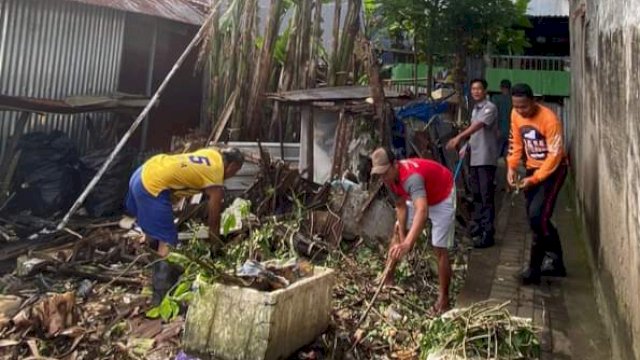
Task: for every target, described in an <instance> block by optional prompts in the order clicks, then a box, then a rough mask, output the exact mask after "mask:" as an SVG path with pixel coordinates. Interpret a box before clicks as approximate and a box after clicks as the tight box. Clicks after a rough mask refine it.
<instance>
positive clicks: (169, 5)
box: [67, 0, 209, 25]
mask: <svg viewBox="0 0 640 360" xmlns="http://www.w3.org/2000/svg"><path fill="white" fill-rule="evenodd" d="M67 1H73V2H78V3H83V4H88V5H95V6H100V7H108V8H112V9H117V10H122V11H129V12H134V13H139V14H145V15H150V16H156V17H161V18H165V19H171V20H175V21H179V22H182V23H186V24H192V25H201V24H202V23H203V22H204V19H205V16H206V14H207V11H208V8H209V6H208V5H207V4H206V1H203V0H67Z"/></svg>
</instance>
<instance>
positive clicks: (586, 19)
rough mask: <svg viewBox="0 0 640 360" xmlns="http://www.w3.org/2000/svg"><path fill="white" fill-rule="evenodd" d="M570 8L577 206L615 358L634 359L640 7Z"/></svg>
mask: <svg viewBox="0 0 640 360" xmlns="http://www.w3.org/2000/svg"><path fill="white" fill-rule="evenodd" d="M571 6H572V10H571V18H570V26H571V67H572V69H571V70H572V74H571V80H572V89H571V97H572V109H571V119H570V124H569V125H570V129H571V132H570V135H569V136H570V138H569V139H567V140H568V142H569V143H570V144H571V148H570V155H571V162H572V171H573V176H574V178H575V185H576V202H577V207H578V210H579V212H580V215H581V218H582V220H583V224H584V227H585V230H586V231H585V233H586V234H587V237H588V241H589V244H590V250H591V254H592V256H593V260H594V264H595V277H596V279H595V280H596V288H597V289H598V291H597V292H598V294H599V296H598V297H599V299H598V302H599V306H600V309H601V311H602V314H603V315H604V318H605V319H606V320H607V321H606V322H607V323H608V327H609V329H608V330H609V331H610V333H611V339H612V346H613V351H614V357H613V358H615V359H640V10H639V9H640V0H606V1H600V0H572V1H571ZM567 251H571V249H567ZM568 271H569V274H570V272H571V269H569V270H568Z"/></svg>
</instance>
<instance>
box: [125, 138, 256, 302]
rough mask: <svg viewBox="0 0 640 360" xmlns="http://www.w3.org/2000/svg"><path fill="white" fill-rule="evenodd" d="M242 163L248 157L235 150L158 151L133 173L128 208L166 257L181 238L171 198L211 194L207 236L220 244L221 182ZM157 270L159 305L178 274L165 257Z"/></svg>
mask: <svg viewBox="0 0 640 360" xmlns="http://www.w3.org/2000/svg"><path fill="white" fill-rule="evenodd" d="M243 163H244V156H243V155H242V153H241V152H240V151H239V150H238V149H235V148H227V149H222V150H217V149H212V148H204V149H200V150H197V151H194V152H192V153H185V154H177V155H167V154H160V155H156V156H154V157H152V158H150V159H149V160H147V161H146V162H145V163H144V164H143V165H142V166H140V167H139V168H138V169H137V170H136V171H135V173H134V174H133V175H132V176H131V179H130V180H129V192H128V194H127V199H126V208H127V212H128V213H129V214H130V215H133V216H135V217H136V222H137V223H138V225H139V226H140V228H142V231H143V232H144V234H145V236H146V238H147V242H148V243H149V244H155V243H157V252H158V255H160V256H161V257H166V256H167V255H168V254H169V251H170V246H175V245H177V242H178V231H177V229H176V226H175V225H174V221H173V207H172V204H171V197H172V196H174V197H184V196H190V195H195V194H197V193H200V192H204V193H205V194H206V195H207V196H208V198H209V201H208V223H209V239H210V240H211V241H212V242H219V241H220V213H221V210H222V200H223V198H224V188H223V182H224V180H225V179H228V178H230V177H232V176H234V175H235V174H236V173H237V172H238V170H240V168H241V167H242V164H243ZM152 246H153V245H152ZM153 272H154V274H153V286H154V299H153V301H154V303H159V302H160V300H162V298H163V297H164V294H165V293H166V292H167V291H168V290H169V289H170V288H171V286H173V283H174V282H175V281H177V278H178V276H179V272H178V271H176V270H175V269H174V268H173V267H172V266H171V265H170V264H169V263H167V262H166V261H164V260H162V261H158V262H156V263H155V264H154V269H153Z"/></svg>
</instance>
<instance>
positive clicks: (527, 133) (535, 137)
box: [520, 125, 549, 160]
mask: <svg viewBox="0 0 640 360" xmlns="http://www.w3.org/2000/svg"><path fill="white" fill-rule="evenodd" d="M520 134H521V135H522V139H523V143H524V148H525V151H526V152H527V156H528V157H529V158H532V159H536V160H544V159H546V158H547V153H548V152H549V149H548V147H547V139H546V138H545V137H544V135H542V134H541V133H540V132H539V131H538V130H537V129H536V128H534V127H532V126H526V125H525V126H523V127H521V128H520Z"/></svg>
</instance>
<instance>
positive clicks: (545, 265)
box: [541, 225, 567, 277]
mask: <svg viewBox="0 0 640 360" xmlns="http://www.w3.org/2000/svg"><path fill="white" fill-rule="evenodd" d="M547 240H548V247H547V252H546V254H545V257H544V260H543V261H542V267H541V270H542V271H541V272H542V276H555V277H565V276H567V270H566V269H565V267H564V257H563V255H562V244H561V243H560V235H559V234H558V230H557V229H556V228H555V226H553V225H551V226H550V227H549V236H548V237H547Z"/></svg>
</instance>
